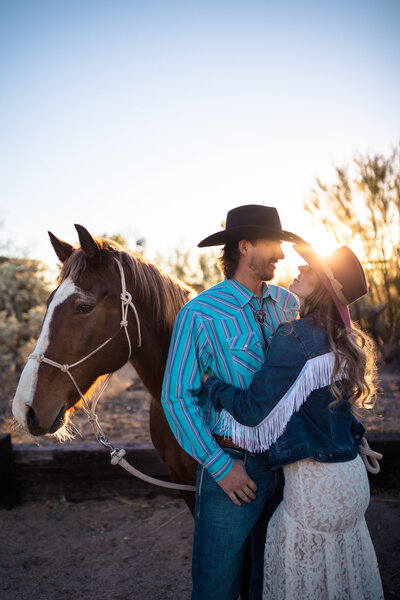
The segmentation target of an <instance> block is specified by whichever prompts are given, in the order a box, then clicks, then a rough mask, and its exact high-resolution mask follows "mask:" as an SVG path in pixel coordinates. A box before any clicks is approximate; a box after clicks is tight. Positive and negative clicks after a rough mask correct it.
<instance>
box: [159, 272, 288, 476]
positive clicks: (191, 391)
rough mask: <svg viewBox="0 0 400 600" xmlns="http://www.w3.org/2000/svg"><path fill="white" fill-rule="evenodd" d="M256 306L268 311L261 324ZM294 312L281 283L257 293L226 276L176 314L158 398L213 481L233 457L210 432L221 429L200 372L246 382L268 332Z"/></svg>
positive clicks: (182, 440) (239, 384)
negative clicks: (207, 396) (161, 388)
mask: <svg viewBox="0 0 400 600" xmlns="http://www.w3.org/2000/svg"><path fill="white" fill-rule="evenodd" d="M260 308H262V309H264V310H265V312H266V319H265V322H264V324H263V325H261V324H259V323H257V322H256V320H255V317H254V313H253V309H260ZM297 315H298V302H297V300H296V298H295V296H294V295H293V294H291V293H290V292H288V291H287V290H285V289H284V288H281V287H278V286H275V285H270V284H264V290H263V296H262V298H260V297H258V296H255V295H253V294H252V292H250V291H249V290H248V289H246V288H245V287H243V286H242V285H241V284H240V283H238V282H237V281H236V280H235V279H225V280H224V281H222V282H221V283H218V284H217V285H215V286H214V287H212V288H210V289H209V290H206V291H204V292H202V293H201V294H199V296H197V297H196V298H194V299H193V300H191V301H190V302H188V304H186V305H185V306H184V307H183V308H182V309H181V310H180V312H179V313H178V315H177V317H176V320H175V323H174V329H173V332H172V338H171V345H170V349H169V354H168V360H167V366H166V370H165V375H164V382H163V391H162V396H161V401H162V405H163V408H164V412H165V414H166V416H167V419H168V423H169V425H170V427H171V429H172V432H173V433H174V435H175V437H176V439H177V440H178V442H179V444H180V445H181V446H182V448H183V449H184V450H185V451H186V452H187V453H188V454H190V455H191V456H192V457H193V458H195V459H196V460H197V461H198V462H199V463H201V464H202V465H204V467H205V468H206V469H207V470H208V471H209V472H210V474H211V475H212V476H213V477H214V479H215V480H216V481H219V479H222V477H224V476H225V475H226V474H227V473H228V472H229V470H230V469H231V467H232V464H233V461H232V459H231V457H230V456H229V455H228V454H226V453H225V452H224V451H223V449H222V448H221V447H220V446H219V445H218V444H217V442H216V441H215V439H214V437H213V435H212V434H213V433H215V434H218V433H219V420H220V413H219V412H216V411H215V409H214V407H213V406H212V403H211V402H210V401H209V400H208V399H207V398H206V397H205V396H204V395H203V394H202V392H201V390H202V379H203V375H204V373H205V371H206V370H208V372H211V371H212V372H213V374H214V375H216V376H217V377H219V378H220V379H222V380H223V381H225V382H226V383H231V384H232V385H235V386H237V387H241V388H242V389H244V388H247V387H249V385H250V382H251V380H252V377H253V375H254V373H255V372H256V371H258V370H259V369H260V367H261V365H262V363H263V362H264V356H265V350H266V345H267V344H268V343H269V341H270V339H271V337H272V335H273V334H274V332H275V331H276V329H277V328H278V326H279V325H280V324H281V323H282V322H284V321H291V320H293V319H295V318H297ZM224 435H229V433H225V434H224Z"/></svg>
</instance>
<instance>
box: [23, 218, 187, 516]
mask: <svg viewBox="0 0 400 600" xmlns="http://www.w3.org/2000/svg"><path fill="white" fill-rule="evenodd" d="M75 227H76V229H77V231H78V236H79V241H80V248H74V247H73V246H71V245H70V244H68V243H67V242H64V241H62V240H60V239H58V238H57V237H55V236H54V235H53V234H52V233H49V235H50V240H51V243H52V246H53V248H54V250H55V252H56V254H57V256H58V258H59V259H60V261H61V262H62V263H63V264H62V269H61V273H60V277H59V282H58V283H59V285H58V287H57V288H56V289H55V290H54V291H53V292H52V294H51V295H50V296H49V298H48V300H47V312H46V315H45V318H44V321H43V325H42V329H41V333H40V337H39V339H38V341H37V344H36V348H35V350H34V354H35V355H36V356H41V355H45V356H46V357H48V358H49V359H51V360H53V361H56V362H57V363H60V364H61V365H64V364H69V365H72V364H73V363H75V362H77V361H79V360H80V359H81V358H83V357H85V356H87V355H88V354H90V353H91V351H93V350H95V349H96V348H98V347H99V346H101V345H102V344H103V342H104V341H105V340H107V339H108V338H112V339H111V340H110V342H109V343H108V344H106V345H105V346H104V347H103V348H101V349H100V350H99V351H98V352H96V353H95V354H93V355H92V356H91V357H90V358H88V359H87V360H85V361H84V362H82V363H81V364H79V365H77V366H76V367H74V369H73V376H74V378H75V380H76V382H77V384H78V386H79V388H80V390H81V391H82V392H83V394H86V392H87V391H88V390H89V389H90V388H91V387H92V386H93V385H94V384H95V382H96V381H97V380H98V379H99V378H100V377H101V376H103V375H105V374H107V373H112V372H114V371H116V370H117V369H119V368H120V367H122V366H123V365H124V364H125V363H126V361H127V358H128V356H129V343H128V340H127V338H126V336H125V333H124V331H123V328H122V327H121V326H120V322H121V299H120V294H121V278H120V272H119V267H118V264H117V263H116V260H114V259H117V260H118V261H119V262H120V264H121V265H122V268H123V270H124V274H125V279H126V286H127V291H128V292H129V293H130V294H131V295H132V299H133V302H134V305H135V307H136V309H137V313H138V321H137V320H136V319H135V317H134V316H133V315H132V313H131V314H130V315H129V319H128V327H127V332H128V334H129V339H130V346H131V349H132V350H131V357H130V362H131V363H132V365H133V366H134V367H135V369H136V371H137V373H138V375H139V377H140V379H141V380H142V382H143V384H144V385H145V386H146V388H147V389H148V391H149V392H150V394H151V396H152V400H151V405H150V433H151V439H152V441H153V444H154V446H155V448H156V450H157V452H158V454H159V456H160V458H161V460H162V461H163V462H164V463H165V464H166V465H167V467H168V469H169V473H170V477H171V480H172V481H173V482H175V483H183V484H189V485H194V483H195V473H196V467H197V463H196V462H195V461H194V460H193V459H192V458H191V457H190V456H189V455H188V454H186V452H184V450H182V448H181V447H180V446H179V444H178V443H177V441H176V439H175V437H174V436H173V434H172V432H171V430H170V428H169V425H168V422H167V420H166V417H165V415H164V412H163V410H162V407H161V402H160V396H161V387H162V381H163V374H164V369H165V363H166V359H167V354H168V347H169V342H170V337H171V331H172V326H173V323H174V319H175V317H176V314H177V313H178V311H179V310H180V308H181V307H182V306H183V305H184V304H185V303H186V302H187V301H188V300H189V299H190V298H191V297H192V296H194V295H195V292H194V291H193V290H191V289H190V288H189V287H187V286H185V285H184V284H183V283H182V282H180V281H177V280H176V279H174V278H173V277H171V276H169V275H167V274H166V273H164V272H162V271H161V270H160V269H158V268H157V267H156V266H155V265H153V264H151V263H149V262H147V261H145V260H143V259H142V258H141V257H140V256H138V255H135V254H133V253H130V252H128V251H126V250H124V249H123V248H121V247H120V246H119V245H118V244H116V243H114V242H112V241H110V240H107V239H104V238H94V237H92V236H91V235H90V233H89V232H88V231H87V230H86V229H85V228H84V227H82V226H80V225H76V226H75ZM139 323H140V331H139V327H138V325H139ZM139 337H141V344H138V338H139ZM139 346H140V347H139ZM79 401H80V397H79V393H78V392H77V389H76V387H75V386H74V384H73V382H72V380H71V379H70V377H68V376H67V374H66V373H65V372H63V371H62V370H60V369H57V368H54V366H52V365H49V364H45V363H43V362H37V361H36V360H33V359H30V360H29V361H28V362H27V364H26V366H25V368H24V370H23V372H22V374H21V378H20V382H19V385H18V388H17V392H16V395H15V397H14V401H13V413H14V416H15V417H16V419H17V420H18V421H19V422H20V423H21V424H22V425H23V426H24V427H25V428H26V429H28V430H29V431H30V432H31V433H32V434H33V435H44V434H48V433H55V432H56V431H57V430H59V429H60V428H61V427H63V426H64V425H65V424H66V422H67V421H68V417H69V415H70V413H71V412H72V411H73V409H74V408H73V407H74V406H75V405H77V404H78V403H79ZM181 494H182V497H183V498H184V500H185V502H186V503H187V504H188V506H189V508H190V509H191V510H192V511H193V510H194V493H192V492H181Z"/></svg>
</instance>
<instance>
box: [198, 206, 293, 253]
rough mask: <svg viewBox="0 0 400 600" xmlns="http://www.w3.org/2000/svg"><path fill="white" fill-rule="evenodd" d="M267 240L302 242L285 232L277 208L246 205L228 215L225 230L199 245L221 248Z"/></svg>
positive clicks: (200, 246)
mask: <svg viewBox="0 0 400 600" xmlns="http://www.w3.org/2000/svg"><path fill="white" fill-rule="evenodd" d="M257 238H265V239H268V240H284V241H286V242H292V243H296V242H299V241H300V240H301V238H299V237H298V236H297V235H296V234H295V233H291V232H290V231H284V230H283V229H282V225H281V220H280V218H279V215H278V211H277V210H276V208H273V207H272V206H262V205H261V204H245V205H244V206H238V207H237V208H232V210H230V211H229V212H228V214H227V215H226V225H225V229H223V230H222V231H218V232H217V233H213V234H212V235H209V236H208V237H206V238H205V239H204V240H202V241H201V242H200V243H199V244H197V245H198V247H199V248H204V247H205V246H219V245H221V244H226V243H227V242H232V241H239V240H246V239H257Z"/></svg>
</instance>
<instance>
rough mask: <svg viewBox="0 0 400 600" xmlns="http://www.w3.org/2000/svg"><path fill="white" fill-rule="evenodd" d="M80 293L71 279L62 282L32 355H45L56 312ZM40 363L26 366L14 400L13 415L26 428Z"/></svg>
mask: <svg viewBox="0 0 400 600" xmlns="http://www.w3.org/2000/svg"><path fill="white" fill-rule="evenodd" d="M78 291H79V288H77V287H76V285H75V283H74V282H73V281H72V279H71V278H68V279H66V280H65V281H63V282H62V284H61V285H60V287H59V288H58V289H57V291H56V293H55V294H54V296H53V299H52V301H51V302H50V306H49V307H48V309H47V312H46V316H45V319H44V322H43V326H42V331H41V332H40V336H39V339H38V341H37V342H36V346H35V349H34V351H33V353H32V354H38V355H40V354H45V353H46V350H47V348H48V346H49V342H50V325H51V320H52V318H53V314H54V310H55V308H56V307H57V306H59V305H60V304H62V303H63V302H65V300H66V299H67V298H69V296H71V295H72V294H74V293H76V292H78ZM39 367H40V363H38V362H37V361H36V360H34V359H31V360H28V362H27V363H26V365H25V368H24V370H23V371H22V373H21V377H20V380H19V383H18V387H17V391H16V393H15V396H14V400H13V406H12V410H13V415H14V417H15V418H16V419H17V421H18V422H19V423H20V424H21V425H22V426H23V427H26V407H27V406H29V405H31V404H32V402H33V398H34V396H35V391H36V384H37V378H38V372H39Z"/></svg>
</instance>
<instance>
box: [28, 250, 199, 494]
mask: <svg viewBox="0 0 400 600" xmlns="http://www.w3.org/2000/svg"><path fill="white" fill-rule="evenodd" d="M114 260H115V262H116V263H117V265H118V268H119V272H120V276H121V289H122V292H121V296H120V298H121V314H122V319H121V322H120V328H119V330H118V331H117V332H116V333H114V335H113V336H111V337H109V338H108V339H107V340H106V341H105V342H103V343H102V344H101V345H100V346H98V348H96V349H95V350H93V351H92V352H90V353H89V354H87V355H86V356H84V357H83V358H81V359H80V360H78V361H76V362H74V363H73V364H72V365H67V364H61V363H58V362H56V361H55V360H52V359H51V358H47V357H46V356H44V354H41V355H38V354H31V355H30V356H29V358H28V360H31V359H32V360H36V361H37V362H39V363H42V362H43V363H46V364H48V365H51V366H52V367H55V368H56V369H60V371H62V372H63V373H66V374H67V375H68V377H69V378H70V379H71V381H72V383H73V384H74V386H75V389H76V391H77V392H78V394H79V396H80V398H81V400H82V402H83V406H82V409H83V411H84V412H85V413H86V415H87V417H88V420H89V423H90V425H91V426H92V428H93V431H94V432H95V434H96V437H97V440H98V441H99V442H100V444H102V445H103V446H104V447H105V448H107V450H108V451H109V452H110V456H111V464H112V465H120V466H121V467H122V468H123V469H125V470H126V471H128V473H131V475H134V476H135V477H137V478H138V479H141V480H142V481H146V482H147V483H151V484H153V485H158V486H159V487H164V488H169V489H173V490H180V491H187V492H194V491H195V490H196V487H195V486H194V485H184V484H182V483H172V482H170V481H163V480H162V479H156V478H155V477H150V475H146V474H145V473H142V472H141V471H138V469H136V468H135V467H133V466H132V465H131V464H130V463H129V462H128V461H127V460H126V459H125V458H124V456H125V455H126V450H124V449H123V448H121V449H119V448H116V447H115V446H113V445H112V444H111V443H110V442H109V440H108V439H107V437H106V435H105V434H104V431H103V429H102V427H101V425H100V423H99V419H98V416H97V414H96V412H95V411H96V406H97V403H98V401H99V399H100V397H101V395H102V394H103V392H104V390H105V389H106V387H107V386H108V384H109V383H110V379H111V377H112V375H113V374H112V373H108V375H106V376H105V377H104V379H103V381H102V383H101V386H100V388H99V391H98V392H97V394H96V396H95V398H94V399H93V400H92V404H91V406H90V405H89V403H88V401H87V400H86V398H85V396H84V394H83V393H82V391H81V389H80V388H79V386H78V384H77V382H76V380H75V377H74V376H73V375H72V373H71V372H70V369H72V368H73V367H76V366H78V365H80V364H81V363H83V362H84V361H85V360H87V359H88V358H90V357H91V356H93V355H94V354H96V352H99V350H101V349H102V348H104V346H106V344H108V343H109V342H111V340H113V339H114V338H115V336H116V335H118V333H119V332H120V331H121V329H123V330H124V331H125V335H126V339H127V342H128V347H129V354H128V358H127V361H126V362H128V360H129V359H130V357H131V354H132V345H131V340H130V338H129V333H128V311H129V307H130V308H131V309H132V310H133V312H134V315H135V318H136V324H137V336H138V343H137V347H138V348H141V346H142V335H141V328H140V320H139V315H138V312H137V310H136V306H135V305H134V303H133V300H132V294H130V293H129V292H128V291H127V289H126V281H125V273H124V270H123V268H122V265H121V263H120V262H119V261H118V260H117V259H114ZM125 364H126V363H125Z"/></svg>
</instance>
